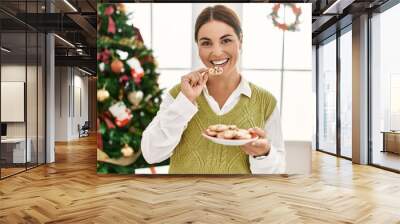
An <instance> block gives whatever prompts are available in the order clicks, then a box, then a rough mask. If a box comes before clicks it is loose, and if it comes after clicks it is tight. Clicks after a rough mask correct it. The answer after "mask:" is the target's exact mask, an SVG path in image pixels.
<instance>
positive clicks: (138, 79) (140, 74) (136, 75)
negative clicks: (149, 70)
mask: <svg viewBox="0 0 400 224" xmlns="http://www.w3.org/2000/svg"><path fill="white" fill-rule="evenodd" d="M131 75H132V78H133V80H134V81H135V83H136V84H140V83H141V82H142V77H143V76H144V73H143V72H141V71H140V72H137V71H136V70H135V69H134V68H131Z"/></svg>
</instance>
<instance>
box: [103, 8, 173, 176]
mask: <svg viewBox="0 0 400 224" xmlns="http://www.w3.org/2000/svg"><path fill="white" fill-rule="evenodd" d="M97 18H98V21H97V114H98V119H97V120H98V121H97V122H98V134H97V137H98V138H97V145H98V148H97V172H98V173H123V174H132V173H134V172H135V169H137V168H144V167H149V166H150V165H149V164H147V163H146V161H145V160H144V159H143V156H142V155H141V151H140V141H141V136H142V132H143V131H144V129H145V128H146V127H147V125H148V124H149V123H150V122H151V121H152V119H153V117H154V116H155V115H156V114H157V111H158V109H159V104H160V102H161V94H162V92H163V91H162V90H161V89H159V87H158V82H157V79H158V76H159V74H158V73H157V72H156V66H157V64H156V62H155V60H154V57H153V56H152V51H151V50H150V49H147V48H146V47H145V46H144V44H143V40H142V39H141V37H140V34H139V33H138V30H137V29H135V28H134V27H133V26H131V25H128V24H127V21H128V16H127V15H126V12H125V8H124V5H123V4H98V16H97ZM166 163H168V161H165V162H164V164H166Z"/></svg>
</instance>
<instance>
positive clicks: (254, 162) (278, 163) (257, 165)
mask: <svg viewBox="0 0 400 224" xmlns="http://www.w3.org/2000/svg"><path fill="white" fill-rule="evenodd" d="M264 130H265V132H266V133H267V139H268V140H269V141H270V143H271V149H270V151H269V154H268V156H266V157H264V158H262V159H260V158H253V156H249V162H250V170H251V173H252V174H284V173H286V152H285V146H284V142H283V137H282V128H281V119H280V115H279V109H278V108H277V107H275V109H274V111H273V112H272V114H271V116H270V117H269V118H268V120H267V122H266V123H265V128H264Z"/></svg>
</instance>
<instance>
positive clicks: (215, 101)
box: [141, 5, 286, 174]
mask: <svg viewBox="0 0 400 224" xmlns="http://www.w3.org/2000/svg"><path fill="white" fill-rule="evenodd" d="M242 39H243V35H242V29H241V26H240V21H239V19H238V16H237V15H236V14H235V13H234V12H233V11H232V10H231V9H229V8H227V7H225V6H222V5H217V6H214V7H207V8H206V9H204V10H203V11H202V12H201V13H200V15H199V16H198V18H197V21H196V24H195V41H196V43H197V46H198V49H199V56H200V59H201V61H202V62H203V64H204V65H205V67H206V68H202V69H199V70H197V71H193V72H191V73H189V74H187V75H185V76H183V77H182V79H181V83H180V84H178V85H176V86H175V87H174V88H172V89H171V90H170V91H169V92H168V93H167V94H166V96H165V97H164V100H163V102H162V103H161V105H160V111H159V112H158V113H157V116H156V117H155V118H154V120H153V121H152V122H151V123H150V124H149V126H148V127H147V128H146V130H145V131H144V132H143V137H142V143H141V148H142V153H143V157H144V158H145V160H146V161H147V162H148V163H159V162H161V161H164V160H166V159H168V158H170V169H169V173H172V174H179V173H182V174H248V173H253V174H271V173H275V174H276V173H285V166H286V164H285V150H284V145H283V140H282V131H281V124H280V116H279V111H278V109H277V104H276V99H275V98H274V97H273V96H272V95H271V94H270V93H269V92H268V91H266V90H264V89H262V88H261V87H257V86H256V85H254V84H252V83H249V82H247V81H246V80H245V79H244V77H243V76H242V75H241V74H240V71H239V70H238V62H239V56H240V51H241V47H242ZM214 67H218V68H222V70H223V72H222V74H220V75H212V74H209V72H208V71H209V70H208V69H209V68H214ZM214 124H234V125H236V126H238V127H240V128H245V129H249V131H250V132H251V133H252V134H253V135H258V136H259V139H258V140H256V141H253V142H250V143H248V144H246V145H243V146H236V147H232V146H224V145H219V144H215V143H212V142H210V141H209V140H207V139H206V138H204V137H203V136H201V133H202V132H203V131H204V130H205V129H207V127H209V126H210V125H214ZM259 127H262V128H259Z"/></svg>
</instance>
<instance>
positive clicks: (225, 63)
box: [197, 20, 242, 75]
mask: <svg viewBox="0 0 400 224" xmlns="http://www.w3.org/2000/svg"><path fill="white" fill-rule="evenodd" d="M197 40H198V41H197V46H198V48H199V56H200V59H201V61H202V62H203V64H204V65H205V66H206V67H214V66H218V67H221V68H223V69H224V72H223V73H222V75H226V74H231V73H232V72H235V71H236V64H237V62H238V60H239V51H240V49H241V45H242V43H241V40H240V39H239V37H238V36H237V35H236V33H235V31H234V29H233V28H232V27H231V26H229V25H227V24H226V23H224V22H220V21H216V20H212V21H210V22H208V23H206V24H204V25H203V26H201V27H200V29H199V32H198V38H197Z"/></svg>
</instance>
